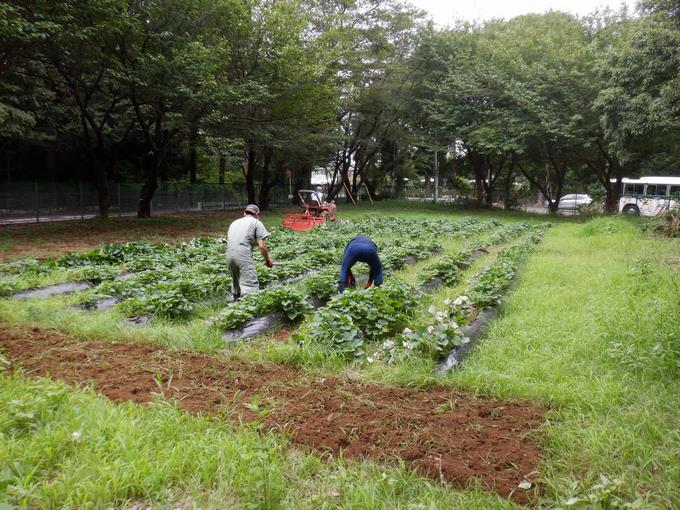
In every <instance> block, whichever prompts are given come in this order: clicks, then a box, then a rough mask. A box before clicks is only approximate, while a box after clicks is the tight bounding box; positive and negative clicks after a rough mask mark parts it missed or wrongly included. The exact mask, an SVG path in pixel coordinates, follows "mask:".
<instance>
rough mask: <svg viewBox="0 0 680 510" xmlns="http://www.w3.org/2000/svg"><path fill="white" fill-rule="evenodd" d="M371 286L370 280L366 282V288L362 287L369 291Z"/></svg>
mask: <svg viewBox="0 0 680 510" xmlns="http://www.w3.org/2000/svg"><path fill="white" fill-rule="evenodd" d="M371 285H373V282H372V281H371V280H368V281H367V282H366V286H365V287H364V289H370V288H371Z"/></svg>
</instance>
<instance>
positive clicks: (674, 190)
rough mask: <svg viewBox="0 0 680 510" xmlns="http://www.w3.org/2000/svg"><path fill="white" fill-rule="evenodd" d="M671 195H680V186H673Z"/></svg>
mask: <svg viewBox="0 0 680 510" xmlns="http://www.w3.org/2000/svg"><path fill="white" fill-rule="evenodd" d="M670 196H672V197H680V186H671V192H670Z"/></svg>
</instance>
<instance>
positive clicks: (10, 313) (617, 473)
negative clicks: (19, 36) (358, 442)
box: [0, 203, 680, 509]
mask: <svg viewBox="0 0 680 510" xmlns="http://www.w3.org/2000/svg"><path fill="white" fill-rule="evenodd" d="M343 209H345V208H341V211H340V216H341V217H344V218H361V217H365V216H367V215H371V214H384V215H390V216H401V217H412V216H417V217H421V216H427V217H431V218H450V219H456V218H459V217H462V216H463V215H468V216H469V215H471V214H480V215H483V216H484V217H485V218H498V219H500V220H501V221H503V222H514V221H518V220H528V221H530V222H533V223H539V222H541V221H544V220H545V217H539V216H525V215H523V214H517V213H509V214H504V213H502V212H501V213H489V212H486V211H484V212H470V211H459V210H453V211H452V210H451V209H450V208H449V207H445V206H428V207H425V208H423V207H421V206H418V205H413V204H406V205H404V204H398V203H392V204H389V203H388V204H383V205H381V207H380V208H378V209H372V208H370V207H367V206H362V207H361V208H360V209H358V210H351V211H350V210H343ZM232 217H233V216H226V215H218V214H214V215H197V216H191V215H183V216H181V217H180V218H172V217H167V218H159V219H158V220H155V219H154V220H152V221H151V222H147V223H144V227H143V228H142V227H138V225H139V224H140V223H137V222H136V220H120V221H124V222H125V225H123V224H122V223H121V224H120V225H119V224H118V223H117V220H112V221H110V222H105V223H102V222H92V223H90V222H88V221H86V222H84V223H83V224H82V225H84V226H85V227H86V228H85V229H84V232H85V234H83V235H82V236H78V235H76V238H77V239H80V240H79V241H78V242H77V243H75V245H74V244H73V243H71V242H70V241H68V240H67V239H65V237H66V236H68V235H70V234H69V229H68V228H66V227H65V226H63V227H62V226H57V225H46V226H40V227H39V228H37V227H36V226H26V227H23V228H18V227H12V230H11V232H10V234H13V235H7V234H8V231H1V232H0V234H2V236H0V246H1V247H3V248H2V249H5V247H7V246H9V249H7V250H6V251H5V254H10V253H11V256H9V255H8V258H12V259H16V258H18V256H19V255H20V254H21V253H26V254H27V255H36V254H38V255H40V254H44V253H45V252H44V251H43V248H41V247H40V245H41V243H42V244H47V245H49V246H52V249H53V250H59V249H63V248H72V247H74V246H75V247H76V248H78V249H85V247H86V246H91V245H92V243H93V242H96V241H97V238H98V237H99V238H101V239H106V240H120V239H121V238H125V235H126V234H125V232H126V230H129V231H130V232H131V234H130V236H131V237H133V238H135V239H139V238H149V239H151V240H153V241H160V240H164V241H174V240H178V239H180V238H181V239H186V238H187V237H191V235H193V233H194V232H195V233H198V234H202V235H205V234H209V233H211V232H212V233H216V232H220V233H223V232H224V230H225V229H226V225H227V224H228V221H229V220H230V218H232ZM280 217H281V213H278V214H272V215H270V216H268V217H265V219H264V221H265V224H267V225H274V224H276V223H278V222H279V221H280ZM206 218H207V219H206ZM197 222H198V223H201V222H202V224H200V225H198V226H197V225H196V223H197ZM552 223H553V226H552V228H550V229H549V230H548V231H547V232H546V234H545V237H544V240H543V242H542V243H541V244H539V245H538V246H537V247H536V249H535V251H534V252H533V253H532V254H530V255H529V257H528V258H527V260H526V261H525V262H524V263H523V265H522V267H521V270H520V271H519V274H518V276H517V277H516V281H515V283H514V285H513V287H512V290H511V291H510V292H509V293H508V295H507V297H506V299H505V300H504V302H503V304H502V313H501V314H500V316H499V317H498V318H497V319H496V320H494V321H493V322H492V324H491V325H490V328H489V330H488V332H487V334H486V336H485V338H484V339H483V340H482V341H481V342H480V344H479V345H478V346H477V347H476V348H475V349H474V350H473V351H472V354H471V355H470V357H469V358H468V359H467V360H466V362H465V364H464V366H463V368H462V369H460V370H457V371H454V372H451V373H449V374H447V375H445V376H435V375H434V368H435V364H434V362H432V361H426V360H411V361H408V360H407V361H404V362H402V363H398V364H396V365H388V364H383V363H374V364H367V363H359V362H353V363H348V362H346V361H344V360H341V359H339V358H333V357H328V356H322V355H320V354H319V353H318V351H315V350H313V349H311V348H308V347H306V346H303V347H300V346H299V345H298V344H297V343H296V342H295V341H294V340H293V339H291V338H288V339H284V340H280V339H278V340H276V339H275V338H274V335H266V336H264V337H261V338H259V339H257V340H255V341H252V342H247V343H242V344H236V345H233V346H229V347H225V346H224V344H223V342H222V341H221V337H220V335H219V333H217V332H215V331H214V330H210V329H209V328H207V327H206V326H205V324H204V321H203V320H195V321H191V322H188V323H184V324H178V323H176V322H172V321H167V322H162V321H161V322H160V323H158V324H156V325H154V326H151V327H148V328H147V327H145V328H139V327H134V326H123V325H121V323H120V319H121V317H120V316H118V315H116V312H114V311H111V312H110V313H109V312H106V313H102V314H99V315H98V316H97V318H85V319H84V318H83V314H82V312H76V311H68V310H66V311H65V309H64V307H65V306H66V305H70V304H73V303H74V300H75V297H73V296H64V297H55V298H49V299H46V300H42V301H37V300H36V301H29V302H18V301H12V300H9V299H3V300H0V319H1V320H3V321H6V322H9V323H13V324H19V325H29V326H33V325H35V326H48V327H56V328H57V329H59V330H61V331H65V332H68V333H71V334H75V335H76V336H77V337H78V338H80V339H82V340H92V339H95V340H105V341H111V340H114V341H124V342H132V343H152V344H155V345H161V346H164V347H168V348H173V349H177V348H183V349H192V350H196V351H201V352H204V353H207V354H210V355H212V356H217V357H222V358H225V359H235V360H245V361H255V362H283V363H288V364H293V365H296V366H298V367H300V368H301V369H302V371H303V373H306V374H312V375H313V376H314V377H317V376H318V377H345V378H351V379H352V380H359V381H363V382H372V383H377V384H387V385H397V386H406V387H418V388H423V387H431V386H433V385H436V384H438V385H442V384H443V385H447V386H450V387H452V388H455V389H456V390H461V391H466V392H468V393H472V394H475V395H480V396H483V397H493V398H497V399H506V400H508V401H529V402H533V403H536V404H537V405H538V406H541V407H544V408H545V409H547V415H546V418H545V423H544V424H543V425H542V427H541V429H540V433H539V434H538V438H539V439H538V440H539V442H540V447H541V450H542V461H541V463H540V465H539V466H538V470H537V471H538V473H537V479H538V480H539V489H540V490H539V494H538V496H537V499H534V500H532V501H531V502H530V504H531V505H532V506H537V507H551V508H552V507H556V506H561V507H565V508H628V507H631V508H680V490H678V488H679V487H680V416H679V414H678V409H679V408H680V389H679V387H678V384H677V381H678V378H679V377H680V320H679V319H678V317H679V315H680V265H679V264H678V260H680V243H678V241H674V240H668V239H661V238H651V237H647V236H646V235H644V234H643V233H642V231H641V228H640V226H641V222H640V221H631V220H629V219H627V218H621V217H606V218H595V219H592V220H587V221H584V220H580V221H579V220H574V219H565V218H559V219H556V220H555V221H552ZM71 225H73V223H71ZM76 225H81V224H79V223H76ZM93 225H94V226H93ZM192 225H193V226H194V227H195V229H194V227H192ZM109 227H110V229H111V232H109V233H106V232H107V231H108V229H109ZM71 230H73V227H71ZM81 237H82V239H81ZM40 239H42V241H40ZM442 243H443V244H444V246H445V248H446V249H447V250H455V249H456V248H457V247H458V246H459V244H460V243H459V242H456V241H453V240H447V239H443V240H442ZM52 255H53V256H54V255H55V253H53V254H52ZM495 257H496V253H495V252H494V251H493V250H490V253H489V254H487V255H485V256H484V257H482V258H480V259H479V260H477V261H475V262H474V263H473V265H471V266H470V267H469V268H468V269H466V270H465V272H464V273H463V281H464V280H465V279H466V278H468V277H469V276H471V275H472V274H474V273H475V272H477V271H478V270H479V269H480V267H482V266H484V265H485V264H489V263H491V262H492V261H493V260H495ZM426 264H427V261H426V262H420V263H418V264H416V265H414V266H411V267H409V268H406V269H404V270H402V271H401V272H400V273H399V274H400V276H402V277H403V279H405V280H408V281H411V280H414V279H415V278H416V276H417V273H418V271H419V270H420V269H421V268H422V267H423V266H424V265H426ZM46 281H47V280H46ZM464 292H465V285H463V284H461V285H459V286H456V287H452V288H443V289H440V290H438V291H436V292H434V293H432V294H430V295H428V296H426V297H425V298H424V301H423V302H422V303H421V304H419V307H422V308H424V309H426V308H427V306H429V304H435V305H437V304H438V303H439V302H441V301H443V300H444V299H445V298H454V297H456V296H457V295H459V294H460V293H464ZM5 357H6V358H7V356H5ZM6 366H9V360H8V359H4V358H2V352H1V351H0V371H3V368H2V367H6ZM29 376H30V374H25V373H22V372H21V371H18V372H16V371H15V372H14V373H13V374H12V373H10V371H8V370H5V375H3V376H1V377H0V409H2V412H0V509H5V508H22V507H25V508H56V507H78V508H110V507H116V508H135V509H139V508H309V509H316V508H329V509H330V508H385V509H388V508H389V509H391V508H403V509H430V508H432V509H439V508H479V509H485V508H513V507H516V506H517V505H516V504H515V503H513V502H511V501H509V500H507V499H504V498H502V497H500V496H499V495H497V494H496V493H494V492H493V491H491V490H488V489H487V488H485V487H483V486H482V484H480V483H477V484H475V483H474V482H471V483H470V484H469V485H468V487H467V488H465V489H461V488H453V487H451V486H448V485H446V484H441V483H439V482H437V481H436V480H433V479H432V478H431V477H430V478H427V477H424V476H422V475H419V474H417V473H416V472H414V471H413V470H411V469H409V468H408V466H407V465H406V464H405V463H404V462H403V461H400V460H399V459H391V460H390V461H389V462H387V463H384V462H383V463H376V462H372V461H368V460H366V461H356V460H347V459H344V458H343V457H342V456H336V455H332V456H330V455H320V454H319V452H315V451H312V450H307V449H304V448H299V447H296V446H293V445H292V444H291V441H290V438H289V437H288V434H287V433H286V432H285V431H280V432H279V433H271V432H268V431H267V430H266V429H265V428H264V427H263V423H264V422H265V420H266V413H267V412H268V411H267V409H266V408H264V407H262V406H261V405H259V404H258V403H257V402H253V403H251V404H250V405H251V407H252V409H251V411H253V412H255V413H258V412H259V413H262V416H261V419H256V420H254V421H250V422H248V423H244V424H242V425H239V424H238V423H236V424H235V423H233V422H230V421H228V420H225V419H223V417H222V416H220V415H219V414H218V415H196V414H189V413H187V412H185V411H184V410H182V409H180V408H179V407H178V406H177V405H176V404H175V403H173V402H171V401H168V400H167V399H164V398H163V385H162V383H161V384H160V385H159V391H158V396H157V398H155V401H154V402H152V403H151V404H150V405H144V406H142V405H138V404H133V403H124V404H115V403H113V402H111V401H110V400H108V399H106V398H104V397H102V396H101V395H99V394H98V393H97V392H95V391H94V390H93V389H92V388H88V387H85V388H80V389H74V388H72V387H71V386H67V385H65V384H63V383H62V382H59V381H50V380H47V379H44V378H33V377H29ZM159 381H160V379H159ZM168 385H169V383H168ZM452 405H453V404H452ZM499 412H500V413H501V414H502V412H503V411H502V409H501V410H500V411H499ZM452 433H455V431H452ZM518 490H521V489H518ZM3 505H4V506H3ZM627 505H628V506H627Z"/></svg>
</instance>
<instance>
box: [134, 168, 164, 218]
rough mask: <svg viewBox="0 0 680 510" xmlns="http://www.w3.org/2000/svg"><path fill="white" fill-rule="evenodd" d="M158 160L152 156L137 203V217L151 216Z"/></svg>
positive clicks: (156, 182)
mask: <svg viewBox="0 0 680 510" xmlns="http://www.w3.org/2000/svg"><path fill="white" fill-rule="evenodd" d="M159 163H160V162H159V161H158V160H157V159H156V158H154V161H153V164H152V165H151V168H150V169H149V176H148V178H147V180H146V182H145V183H144V185H143V186H142V190H141V192H140V194H139V202H138V205H137V218H150V217H151V199H152V198H153V195H154V193H155V192H156V189H157V188H158V173H159Z"/></svg>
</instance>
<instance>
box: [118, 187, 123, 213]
mask: <svg viewBox="0 0 680 510" xmlns="http://www.w3.org/2000/svg"><path fill="white" fill-rule="evenodd" d="M117 188H118V217H119V218H120V217H122V216H123V203H122V201H121V198H120V182H119V183H118V186H117Z"/></svg>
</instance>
